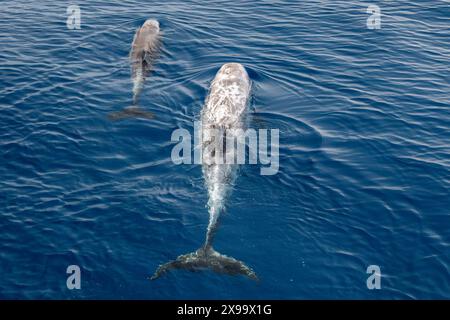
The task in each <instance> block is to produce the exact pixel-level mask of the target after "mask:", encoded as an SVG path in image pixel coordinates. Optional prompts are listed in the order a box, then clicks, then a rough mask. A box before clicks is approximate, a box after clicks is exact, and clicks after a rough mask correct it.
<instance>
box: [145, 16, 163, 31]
mask: <svg viewBox="0 0 450 320" xmlns="http://www.w3.org/2000/svg"><path fill="white" fill-rule="evenodd" d="M142 27H150V28H155V29H156V30H158V31H159V22H158V21H157V20H155V19H148V20H146V21H145V22H144V25H143V26H142Z"/></svg>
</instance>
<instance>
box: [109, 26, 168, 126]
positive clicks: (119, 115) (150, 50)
mask: <svg viewBox="0 0 450 320" xmlns="http://www.w3.org/2000/svg"><path fill="white" fill-rule="evenodd" d="M160 46H161V31H160V29H159V22H158V21H156V20H153V19H148V20H147V21H145V22H144V24H143V25H142V27H140V28H137V30H136V33H135V34H134V39H133V43H132V44H131V51H130V63H131V79H132V80H133V104H132V106H131V107H128V108H125V109H123V110H121V111H117V112H112V113H110V114H109V116H108V118H109V119H110V120H122V119H126V118H132V117H139V118H147V119H152V118H154V115H153V113H151V112H148V111H145V110H142V109H141V108H139V107H138V100H139V95H140V94H141V92H142V88H143V86H144V82H145V79H146V77H147V76H148V75H149V73H150V72H151V71H152V68H153V64H154V62H155V60H156V59H157V57H158V56H159V51H160Z"/></svg>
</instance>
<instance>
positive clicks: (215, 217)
mask: <svg viewBox="0 0 450 320" xmlns="http://www.w3.org/2000/svg"><path fill="white" fill-rule="evenodd" d="M250 91H251V82H250V79H249V77H248V74H247V71H246V70H245V68H244V67H243V66H242V65H241V64H238V63H227V64H225V65H223V66H222V68H220V70H219V71H218V72H217V74H216V77H215V78H214V80H213V82H212V84H211V88H210V93H209V95H208V97H207V99H206V102H205V105H204V107H203V110H202V114H201V118H202V131H203V139H202V151H203V162H202V171H203V177H204V180H205V185H206V187H207V190H208V211H209V224H208V229H207V233H206V239H205V243H204V245H203V247H201V248H200V249H198V250H197V251H195V252H192V253H188V254H185V255H181V256H179V257H178V258H177V259H176V260H174V261H171V262H168V263H166V264H163V265H161V266H159V268H158V269H157V270H156V272H155V274H154V275H153V276H152V277H151V278H150V279H152V280H154V279H156V278H158V277H160V276H161V275H162V274H164V273H166V272H167V271H169V270H171V269H187V270H191V271H197V270H202V269H211V270H213V271H215V272H218V273H225V274H230V275H239V274H240V275H245V276H248V277H249V278H251V279H254V280H257V279H258V278H257V276H256V274H255V272H254V271H253V270H252V269H251V268H249V267H248V266H246V265H245V264H244V263H243V262H241V261H238V260H236V259H234V258H231V257H228V256H226V255H223V254H220V253H218V252H217V251H215V250H214V249H213V247H212V242H213V238H214V234H215V232H216V230H217V227H218V221H219V217H220V215H221V214H222V213H223V212H224V210H225V203H226V199H227V198H228V196H229V195H230V193H231V191H232V188H233V184H234V182H235V180H236V176H237V174H236V172H237V165H236V164H228V163H221V161H216V157H215V151H213V150H211V148H209V146H210V145H211V142H212V140H211V139H213V137H212V136H210V135H209V133H208V132H209V131H210V130H211V129H216V128H220V129H221V130H226V134H227V137H228V136H229V135H230V134H231V135H234V136H235V137H237V135H238V134H239V131H240V130H244V129H245V127H246V124H247V121H246V115H247V111H248V104H249V96H250ZM226 152H227V150H225V152H224V156H226Z"/></svg>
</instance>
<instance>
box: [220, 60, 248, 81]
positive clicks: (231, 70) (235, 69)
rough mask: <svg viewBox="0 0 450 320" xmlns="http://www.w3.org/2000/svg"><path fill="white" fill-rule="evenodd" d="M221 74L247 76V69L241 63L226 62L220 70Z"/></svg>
mask: <svg viewBox="0 0 450 320" xmlns="http://www.w3.org/2000/svg"><path fill="white" fill-rule="evenodd" d="M218 73H219V74H221V75H223V76H225V77H226V76H228V77H238V78H247V77H248V75H247V71H246V70H245V68H244V66H243V65H242V64H240V63H235V62H231V63H225V64H224V65H223V66H222V67H221V68H220V70H219V72H218Z"/></svg>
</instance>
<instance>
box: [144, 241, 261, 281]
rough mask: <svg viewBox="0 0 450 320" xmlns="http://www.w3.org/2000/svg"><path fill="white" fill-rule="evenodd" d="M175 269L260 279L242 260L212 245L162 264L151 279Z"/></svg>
mask: <svg viewBox="0 0 450 320" xmlns="http://www.w3.org/2000/svg"><path fill="white" fill-rule="evenodd" d="M173 269H184V270H189V271H193V272H195V271H201V270H208V269H209V270H212V271H214V272H217V273H222V274H228V275H244V276H247V277H249V278H250V279H252V280H258V277H257V276H256V273H255V272H254V271H253V270H252V269H251V268H250V267H248V266H247V265H245V264H244V263H243V262H242V261H239V260H236V259H234V258H232V257H228V256H226V255H223V254H220V253H218V252H217V251H215V250H214V249H213V248H212V247H202V248H200V249H198V250H197V251H195V252H191V253H188V254H184V255H181V256H179V257H178V258H177V259H176V260H173V261H170V262H168V263H165V264H163V265H160V266H159V268H158V269H157V270H156V272H155V274H154V275H153V276H152V277H151V278H150V280H155V279H157V278H159V277H160V276H162V275H163V274H165V273H167V272H168V271H169V270H173Z"/></svg>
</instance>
